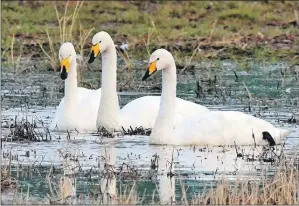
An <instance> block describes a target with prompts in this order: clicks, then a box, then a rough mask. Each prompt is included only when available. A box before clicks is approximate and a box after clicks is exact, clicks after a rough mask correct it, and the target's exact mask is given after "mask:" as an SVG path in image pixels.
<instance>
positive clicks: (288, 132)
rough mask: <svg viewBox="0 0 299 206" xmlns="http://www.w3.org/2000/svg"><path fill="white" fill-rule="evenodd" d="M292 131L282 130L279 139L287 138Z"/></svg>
mask: <svg viewBox="0 0 299 206" xmlns="http://www.w3.org/2000/svg"><path fill="white" fill-rule="evenodd" d="M293 132H294V131H293V130H282V132H281V133H280V137H281V138H285V137H287V136H288V135H289V134H291V133H293Z"/></svg>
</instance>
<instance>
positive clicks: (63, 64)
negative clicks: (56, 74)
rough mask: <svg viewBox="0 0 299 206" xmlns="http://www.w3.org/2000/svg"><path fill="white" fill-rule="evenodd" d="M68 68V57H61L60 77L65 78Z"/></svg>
mask: <svg viewBox="0 0 299 206" xmlns="http://www.w3.org/2000/svg"><path fill="white" fill-rule="evenodd" d="M69 68H70V58H69V57H68V58H65V59H62V60H61V62H60V78H61V79H62V80H65V79H66V78H67V74H68V72H69Z"/></svg>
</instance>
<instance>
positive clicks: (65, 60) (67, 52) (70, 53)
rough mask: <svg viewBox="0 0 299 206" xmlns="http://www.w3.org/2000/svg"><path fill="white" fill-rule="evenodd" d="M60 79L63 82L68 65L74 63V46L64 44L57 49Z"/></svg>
mask: <svg viewBox="0 0 299 206" xmlns="http://www.w3.org/2000/svg"><path fill="white" fill-rule="evenodd" d="M59 61H60V78H61V79H62V80H65V79H66V78H67V76H68V73H69V70H70V65H71V64H72V63H73V62H75V61H76V51H75V48H74V45H73V44H72V43H70V42H65V43H63V44H62V45H61V47H60V49H59Z"/></svg>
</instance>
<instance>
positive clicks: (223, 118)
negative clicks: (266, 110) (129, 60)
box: [142, 49, 291, 145]
mask: <svg viewBox="0 0 299 206" xmlns="http://www.w3.org/2000/svg"><path fill="white" fill-rule="evenodd" d="M149 62H150V65H149V67H148V69H147V71H146V73H145V75H144V77H143V79H142V80H146V79H147V78H148V77H149V76H151V75H152V74H153V73H154V72H156V71H157V70H162V82H163V87H162V98H161V103H160V109H159V114H158V116H157V119H156V122H155V125H154V128H153V130H152V133H151V135H150V143H151V144H170V145H224V144H227V145H233V144H234V142H236V144H240V145H248V144H252V143H254V139H253V137H252V134H254V137H255V141H256V144H263V143H266V142H267V141H270V144H272V145H273V144H275V143H280V142H281V139H282V138H283V137H286V136H287V135H288V134H290V133H291V132H290V131H286V130H283V129H278V128H275V127H274V126H273V125H272V124H270V123H268V122H266V121H264V120H262V119H259V118H256V117H253V116H251V115H247V114H244V113H242V112H235V111H210V112H206V113H204V114H201V115H196V116H193V117H190V118H186V119H184V120H183V121H182V122H181V123H179V124H175V123H174V111H175V104H173V102H174V99H175V98H176V65H175V62H174V59H173V56H172V55H171V53H170V52H168V51H167V50H165V49H158V50H156V51H155V52H154V53H152V55H151V56H150V61H149ZM174 126H175V127H174ZM269 134H270V135H271V136H272V137H273V138H274V141H275V142H273V138H272V137H271V136H270V135H269ZM265 140H266V141H265Z"/></svg>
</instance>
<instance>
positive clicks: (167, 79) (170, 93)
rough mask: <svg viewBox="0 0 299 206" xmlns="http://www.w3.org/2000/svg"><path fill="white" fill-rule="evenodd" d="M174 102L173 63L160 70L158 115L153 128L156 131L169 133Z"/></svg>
mask: <svg viewBox="0 0 299 206" xmlns="http://www.w3.org/2000/svg"><path fill="white" fill-rule="evenodd" d="M175 102H176V66H175V63H174V61H173V63H172V64H171V65H170V66H169V67H168V68H166V69H164V70H163V71H162V95H161V101H160V108H159V112H158V116H157V119H156V122H155V126H154V128H153V130H154V131H156V132H161V133H165V134H167V133H169V132H170V130H172V128H173V126H174V117H175V116H174V114H175Z"/></svg>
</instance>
